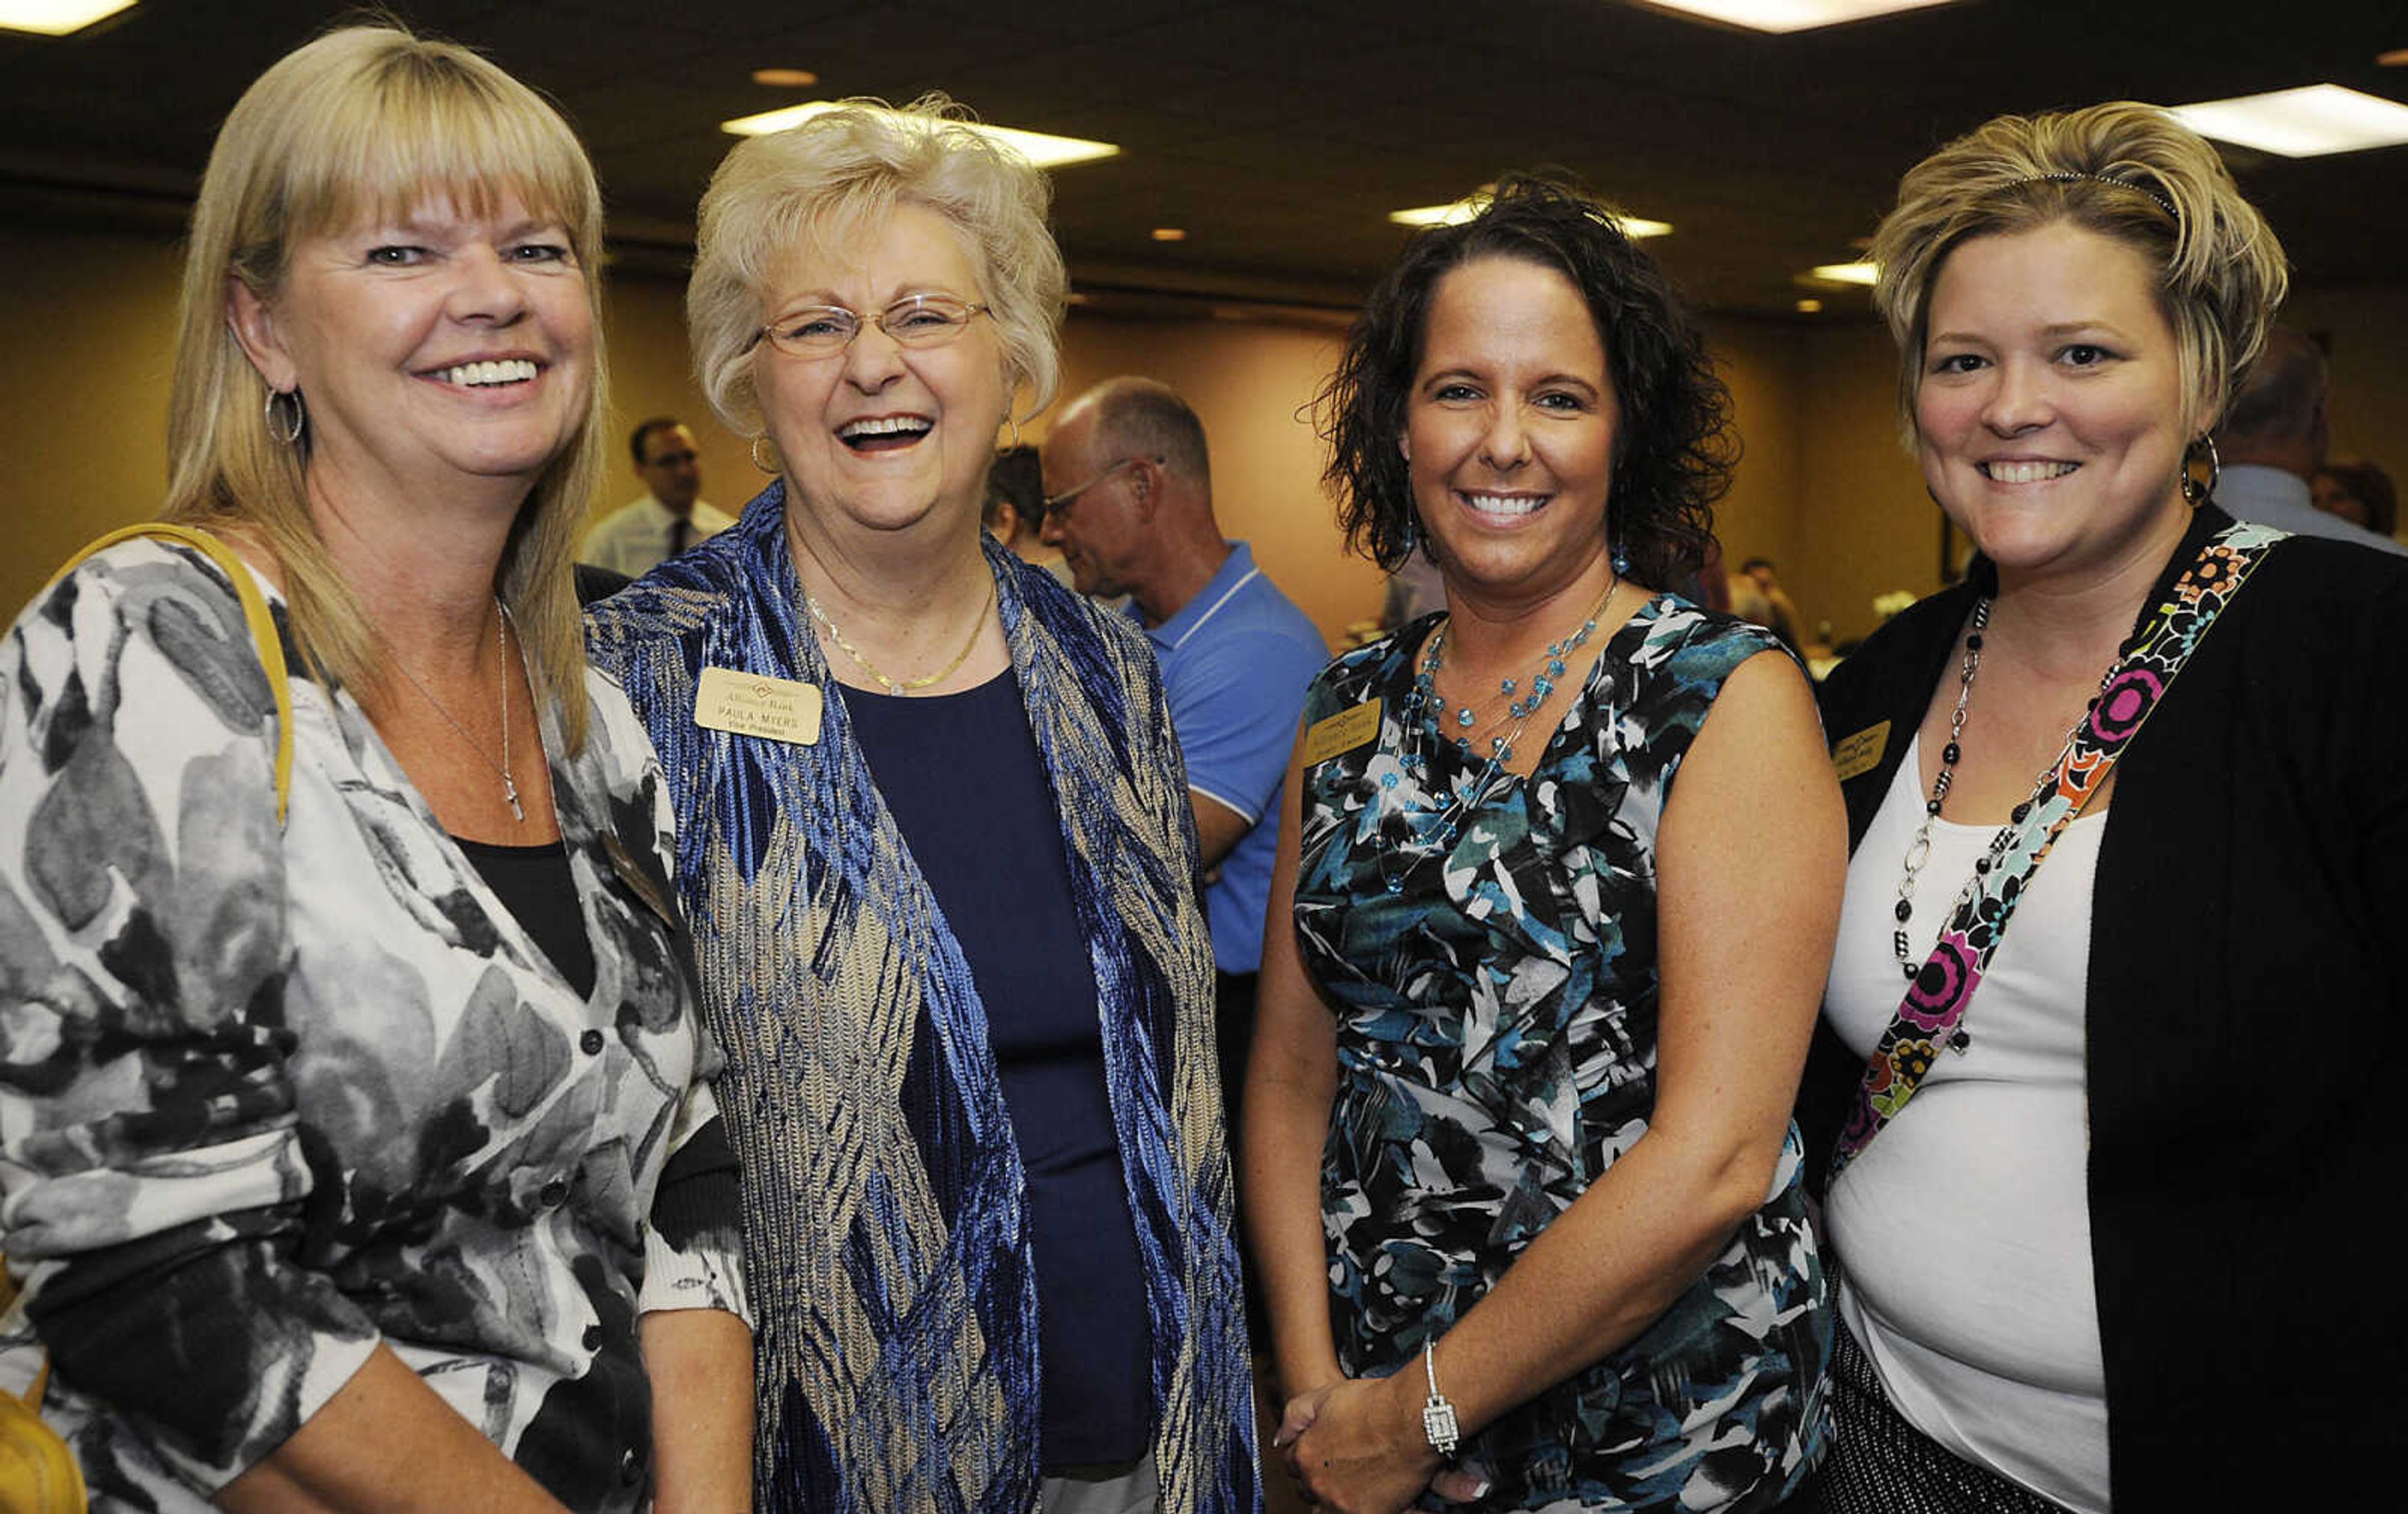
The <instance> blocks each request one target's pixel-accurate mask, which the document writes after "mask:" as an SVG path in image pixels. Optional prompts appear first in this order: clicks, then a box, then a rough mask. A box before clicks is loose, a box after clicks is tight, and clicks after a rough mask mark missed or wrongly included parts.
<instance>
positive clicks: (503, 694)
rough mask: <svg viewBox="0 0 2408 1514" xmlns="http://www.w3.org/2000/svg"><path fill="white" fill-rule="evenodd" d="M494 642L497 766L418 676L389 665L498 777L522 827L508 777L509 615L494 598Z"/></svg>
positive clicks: (514, 785) (514, 784)
mask: <svg viewBox="0 0 2408 1514" xmlns="http://www.w3.org/2000/svg"><path fill="white" fill-rule="evenodd" d="M494 610H495V617H494V641H495V645H497V646H498V647H499V648H500V650H501V666H500V668H499V673H500V677H499V679H498V680H497V682H496V685H495V690H494V692H495V696H496V697H497V701H498V702H499V703H500V705H501V707H502V760H500V761H499V762H496V761H495V760H494V757H493V754H492V753H490V752H487V751H486V750H485V747H484V743H481V742H480V741H478V740H477V738H476V737H474V736H471V735H469V734H468V728H467V727H466V726H464V725H462V724H460V722H459V721H458V720H457V719H455V718H453V716H452V712H451V711H449V710H446V709H445V708H443V701H442V700H441V699H437V698H436V697H435V696H434V695H433V694H432V693H430V692H429V691H428V690H427V687H426V685H423V684H422V683H420V682H419V681H418V675H417V674H416V673H414V672H411V671H410V670H409V664H407V663H405V662H403V661H402V660H401V659H400V658H398V657H395V658H394V664H393V665H394V667H396V668H399V669H400V670H401V676H402V677H404V678H407V679H409V686H410V687H412V688H414V689H416V690H418V697H419V698H420V699H424V700H425V701H426V702H427V703H428V704H430V705H432V706H433V707H434V709H435V713H436V714H438V715H441V716H442V717H443V718H444V719H445V720H446V721H448V722H450V724H451V727H452V729H453V730H456V731H458V732H459V733H460V739H461V740H462V741H464V742H466V743H468V749H469V750H470V751H472V752H474V753H476V754H477V756H478V757H481V758H483V759H484V763H485V766H487V767H489V768H491V769H493V770H494V771H495V772H496V773H498V774H500V776H501V780H502V798H503V799H505V800H508V801H509V806H510V817H511V818H512V819H514V820H516V821H518V822H519V823H520V824H522V825H524V824H525V823H526V809H525V807H524V806H523V805H522V804H520V802H519V785H518V780H517V779H515V778H513V777H511V776H510V638H509V624H510V611H509V606H508V605H505V604H504V603H502V601H501V598H500V596H498V595H496V596H495V598H494Z"/></svg>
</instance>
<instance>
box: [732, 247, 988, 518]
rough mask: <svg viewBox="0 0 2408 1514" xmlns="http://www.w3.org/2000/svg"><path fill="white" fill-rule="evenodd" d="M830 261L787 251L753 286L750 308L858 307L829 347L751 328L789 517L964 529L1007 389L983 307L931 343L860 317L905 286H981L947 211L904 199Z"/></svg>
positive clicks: (924, 289)
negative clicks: (758, 336)
mask: <svg viewBox="0 0 2408 1514" xmlns="http://www.w3.org/2000/svg"><path fill="white" fill-rule="evenodd" d="M852 245H853V251H854V252H857V253H858V254H859V255H858V256H856V257H849V258H846V259H845V260H843V261H842V262H838V261H836V260H834V259H830V258H823V257H819V256H816V255H812V254H809V253H801V252H798V253H796V254H795V255H792V256H789V257H788V258H786V259H785V260H784V261H783V262H781V264H780V265H779V266H778V267H776V268H775V269H774V270H773V272H772V274H771V277H770V279H769V281H768V284H767V288H766V289H764V291H763V301H762V319H763V320H764V321H765V322H767V321H771V320H774V319H776V318H777V317H778V316H780V315H781V314H783V313H785V312H787V311H790V310H799V309H802V308H803V307H806V306H814V305H836V306H841V307H843V308H844V309H846V310H852V311H854V312H855V313H857V314H859V315H860V316H861V317H862V325H861V330H860V333H859V334H858V335H857V336H855V337H854V338H853V342H852V345H850V346H848V347H846V348H845V349H844V350H843V351H842V352H840V353H834V354H831V355H829V356H824V357H795V356H791V355H789V354H787V353H783V352H781V351H780V350H779V349H778V348H776V347H775V346H773V345H771V344H770V343H769V342H768V341H767V340H764V341H763V342H761V343H760V345H759V346H758V347H757V348H755V349H754V351H753V379H754V382H755V384H756V386H757V389H758V392H759V394H760V397H761V410H762V415H763V419H764V421H765V423H766V424H767V427H768V431H769V436H770V439H771V440H774V441H775V442H776V443H777V445H778V455H779V456H780V457H781V458H782V459H783V460H784V463H785V476H786V482H787V484H788V486H789V488H790V489H791V490H792V492H793V499H792V501H791V504H792V506H793V507H794V509H795V513H794V514H793V515H792V517H791V518H793V519H794V520H795V521H796V528H797V529H802V530H806V531H819V532H828V533H837V534H842V533H845V532H848V531H853V530H869V531H877V532H890V531H905V530H918V529H923V528H925V529H934V530H939V531H958V532H961V533H964V534H965V535H968V536H974V535H975V533H976V531H977V528H978V519H979V507H980V505H981V503H982V499H983V486H984V481H985V478H986V470H987V466H988V464H989V463H990V462H992V461H993V459H994V454H995V433H996V427H997V426H998V425H1001V424H1002V423H1003V416H1004V411H1005V407H1006V406H1007V405H1008V404H1009V403H1010V402H1011V394H1010V390H1009V386H1008V384H1007V383H1006V382H1005V377H1004V368H1003V355H1002V345H1001V343H1000V342H999V341H998V339H997V338H996V330H995V323H994V322H993V321H992V320H989V319H987V318H985V317H983V316H981V317H979V318H977V319H974V320H971V321H970V322H968V324H966V325H964V326H962V327H961V329H960V330H959V332H958V333H957V334H956V335H955V336H953V338H952V339H950V340H948V341H946V342H944V343H942V344H940V345H937V346H931V347H913V348H907V347H904V346H901V345H899V344H898V343H897V342H896V340H895V339H893V338H892V337H889V336H888V335H887V334H886V333H885V332H884V331H882V330H881V329H879V327H878V326H877V325H876V324H873V323H872V322H871V321H870V320H869V319H868V317H869V316H871V315H873V314H875V313H877V312H879V311H882V310H885V309H886V308H887V307H889V306H891V305H893V304H894V303H895V302H896V300H899V299H901V298H903V297H904V296H907V295H944V296H951V297H953V298H954V299H957V300H962V301H966V302H971V303H976V302H980V301H982V300H983V299H984V297H985V296H984V294H983V292H982V291H983V285H982V281H980V279H979V277H978V265H977V262H976V260H975V259H974V258H973V257H972V256H971V254H970V252H969V249H968V246H967V245H966V244H965V242H964V240H963V238H962V236H961V234H960V233H959V232H957V231H956V230H955V229H954V228H953V224H952V223H950V222H948V221H946V220H945V218H944V217H942V216H940V215H939V214H938V213H937V212H936V211H934V210H930V209H925V208H924V207H921V206H917V205H912V204H910V203H908V202H907V203H904V204H899V205H897V206H896V208H895V209H894V211H893V212H892V213H891V214H890V215H888V216H887V217H886V219H885V220H884V221H883V222H882V223H872V224H871V225H869V226H868V227H867V228H866V230H865V232H864V234H863V235H862V236H861V237H860V238H857V239H856V240H854V241H853V244H852Z"/></svg>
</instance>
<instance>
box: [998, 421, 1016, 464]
mask: <svg viewBox="0 0 2408 1514" xmlns="http://www.w3.org/2000/svg"><path fill="white" fill-rule="evenodd" d="M1004 420H1005V421H1006V422H1007V423H1009V424H1010V425H1011V446H1009V447H997V448H996V456H998V457H999V456H1001V455H1003V454H1005V453H1008V452H1018V451H1019V450H1020V447H1021V441H1020V417H1019V416H1017V415H1007V416H1005V417H1004Z"/></svg>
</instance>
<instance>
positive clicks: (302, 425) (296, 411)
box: [260, 383, 309, 447]
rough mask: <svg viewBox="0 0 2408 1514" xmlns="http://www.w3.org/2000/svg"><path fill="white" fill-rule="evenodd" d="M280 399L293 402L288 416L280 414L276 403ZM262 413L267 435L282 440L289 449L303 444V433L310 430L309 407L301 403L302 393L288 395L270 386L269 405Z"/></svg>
mask: <svg viewBox="0 0 2408 1514" xmlns="http://www.w3.org/2000/svg"><path fill="white" fill-rule="evenodd" d="M279 399H289V400H291V401H293V403H292V405H291V406H290V407H289V409H288V410H287V411H286V414H279V413H278V408H277V404H276V402H277V401H278V400H279ZM260 413H261V414H262V415H264V416H265V418H266V420H267V434H268V435H270V436H273V437H280V438H282V439H283V440H284V444H285V445H286V446H288V447H297V446H299V445H300V444H301V433H302V432H304V431H306V430H308V428H309V411H308V406H306V405H304V404H303V403H302V402H301V391H300V390H298V389H294V390H293V391H291V392H289V393H288V392H286V391H284V390H280V389H279V388H277V387H276V385H274V384H272V383H271V384H269V385H268V386H267V403H266V404H265V406H263V407H262V408H261V411H260ZM287 415H289V416H290V419H287V418H286V416H287Z"/></svg>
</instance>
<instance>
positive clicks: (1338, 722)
mask: <svg viewBox="0 0 2408 1514" xmlns="http://www.w3.org/2000/svg"><path fill="white" fill-rule="evenodd" d="M1379 734H1380V701H1379V700H1377V699H1366V700H1365V701H1364V702H1363V703H1361V704H1358V705H1356V706H1355V708H1353V709H1351V710H1340V711H1339V712H1338V713H1337V714H1334V715H1328V716H1326V717H1324V718H1323V719H1320V720H1316V721H1314V722H1313V723H1312V725H1310V726H1308V727H1306V728H1305V731H1304V765H1305V766H1306V767H1308V768H1310V767H1312V766H1314V765H1315V764H1317V763H1323V762H1326V761H1328V760H1329V759H1330V758H1331V757H1336V756H1337V755H1338V754H1339V753H1340V752H1351V751H1353V750H1355V748H1356V747H1358V746H1360V745H1362V744H1363V743H1365V742H1368V741H1369V740H1370V739H1371V738H1372V737H1374V736H1377V735H1379Z"/></svg>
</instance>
